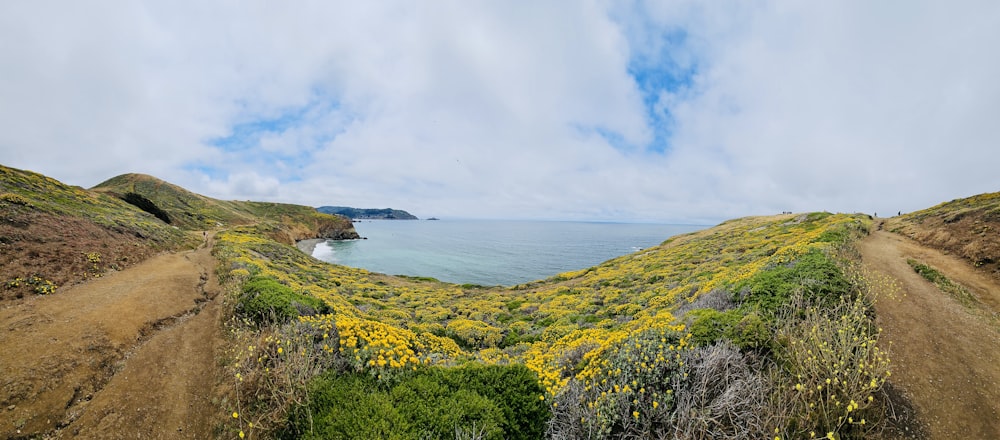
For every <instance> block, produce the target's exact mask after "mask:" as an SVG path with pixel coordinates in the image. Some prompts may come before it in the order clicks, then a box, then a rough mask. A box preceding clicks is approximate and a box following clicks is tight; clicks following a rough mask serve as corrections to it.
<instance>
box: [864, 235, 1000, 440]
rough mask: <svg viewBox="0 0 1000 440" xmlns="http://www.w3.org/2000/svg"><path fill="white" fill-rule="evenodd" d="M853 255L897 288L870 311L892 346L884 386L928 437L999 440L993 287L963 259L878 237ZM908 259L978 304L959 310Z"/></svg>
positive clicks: (996, 288) (998, 345)
mask: <svg viewBox="0 0 1000 440" xmlns="http://www.w3.org/2000/svg"><path fill="white" fill-rule="evenodd" d="M860 250H861V254H862V258H863V261H864V264H865V267H866V268H867V269H868V270H870V271H873V272H875V273H881V274H884V275H887V276H889V277H890V279H894V280H896V283H897V284H898V286H899V287H900V292H899V295H897V297H896V298H880V299H879V301H878V302H877V303H876V306H875V307H876V312H877V314H878V317H879V321H880V325H881V326H882V327H883V330H884V332H883V334H882V337H883V340H884V341H890V344H891V345H890V346H889V353H890V357H891V359H892V373H893V374H892V377H891V379H890V382H891V383H892V385H893V386H894V387H895V388H897V389H900V390H902V391H903V393H904V394H905V395H906V396H907V397H908V398H909V400H910V401H911V402H912V404H913V406H914V407H915V409H916V412H917V415H916V416H917V418H918V420H920V421H921V423H922V424H923V425H925V426H924V428H925V429H926V434H927V437H929V438H930V439H952V438H976V439H998V438H1000V329H998V327H997V325H996V318H995V317H996V313H997V312H998V311H1000V284H998V282H997V280H996V279H994V278H993V277H992V276H990V274H988V273H986V272H984V271H981V270H977V269H976V268H975V267H973V265H972V264H971V263H970V262H969V261H968V260H963V259H961V258H958V257H955V256H951V255H947V254H945V253H943V252H941V251H938V250H936V249H932V248H929V247H926V246H923V245H921V244H919V243H917V242H915V241H913V240H911V239H909V238H906V237H903V236H900V235H897V234H893V233H890V232H886V231H882V230H879V231H876V232H873V233H872V234H871V235H870V236H869V237H868V238H866V239H865V240H864V241H862V243H861V245H860ZM907 258H913V259H916V260H918V261H921V262H923V263H925V264H928V265H931V266H933V267H934V268H936V269H937V270H938V271H940V272H941V273H942V274H944V275H945V276H947V277H948V278H949V279H951V280H952V281H954V282H957V283H960V284H961V285H963V286H965V287H966V288H967V289H968V290H969V291H970V292H972V293H973V294H974V295H975V296H976V297H977V299H978V300H979V301H978V304H977V305H975V306H973V307H966V306H963V305H962V304H961V303H959V302H958V301H957V300H956V299H954V298H952V297H951V296H949V295H948V294H947V293H945V292H942V291H941V290H940V289H938V288H937V287H936V286H935V285H934V284H932V283H930V282H929V281H927V280H925V279H924V278H922V277H921V276H920V275H918V274H917V273H916V272H914V270H913V269H912V268H911V267H910V266H909V265H908V264H907V262H906V260H907ZM908 436H909V437H913V438H920V437H923V436H924V434H923V433H921V432H919V430H917V431H916V432H914V431H912V430H911V431H910V432H909V433H908Z"/></svg>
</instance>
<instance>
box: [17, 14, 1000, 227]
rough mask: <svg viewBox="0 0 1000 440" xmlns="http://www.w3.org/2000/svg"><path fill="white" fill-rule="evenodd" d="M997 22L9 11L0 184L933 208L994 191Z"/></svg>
mask: <svg viewBox="0 0 1000 440" xmlns="http://www.w3.org/2000/svg"><path fill="white" fill-rule="evenodd" d="M998 8H1000V7H998V6H996V5H994V4H992V3H990V2H983V3H973V2H967V3H966V2H960V3H949V4H946V5H945V4H939V3H934V2H926V3H925V2H911V3H908V4H907V5H906V7H905V8H902V9H901V8H900V7H898V6H893V7H891V8H890V7H888V6H883V5H880V4H870V3H867V2H833V3H818V4H814V3H794V2H780V1H774V2H754V3H746V2H726V3H722V2H711V3H704V2H694V1H690V2H689V1H671V2H649V4H646V3H643V2H636V3H634V4H628V6H626V7H621V6H620V5H617V4H615V5H609V4H605V3H603V2H596V1H595V2H586V3H583V4H578V3H573V4H571V5H569V4H567V5H559V4H552V3H544V2H543V3H538V2H524V3H511V2H499V3H492V4H470V3H467V2H439V3H431V4H420V5H414V4H410V3H406V2H399V3H395V4H392V3H379V4H368V3H348V2H345V3H343V4H334V3H331V2H316V3H306V4H296V5H294V6H292V5H288V4H280V3H267V2H222V3H205V2H187V3H185V2H170V3H138V2H121V3H119V2H106V3H88V4H85V5H84V4H75V3H69V4H63V3H55V2H52V3H47V2H30V3H17V2H8V3H3V4H0V59H3V60H4V66H5V67H4V69H0V120H3V121H5V124H4V125H5V128H4V130H2V131H0V163H3V164H4V165H9V166H15V167H20V168H29V169H33V170H35V171H39V172H43V173H46V174H49V175H51V176H53V177H55V178H58V179H61V180H64V181H67V182H68V183H72V184H79V185H84V186H87V185H92V184H95V183H97V182H100V181H103V180H105V179H106V178H108V177H110V176H113V175H115V174H119V173H124V172H146V173H150V174H154V175H157V176H159V177H162V178H164V179H167V180H170V181H172V182H174V183H178V184H181V185H183V186H186V187H188V188H190V189H192V190H194V191H198V192H202V193H205V194H206V195H210V196H215V197H223V198H255V197H256V198H265V199H270V200H281V201H288V202H296V203H304V204H311V205H321V204H345V205H355V206H362V207H387V206H391V207H396V208H401V209H408V210H410V211H412V212H414V213H416V214H417V215H423V216H430V215H436V216H473V217H538V218H600V219H609V218H610V219H660V220H681V221H698V220H706V221H714V220H720V219H723V218H727V217H732V216H741V215H748V214H759V213H769V212H774V211H781V210H834V211H872V210H882V211H885V212H890V211H895V210H899V209H902V210H911V209H919V208H923V207H926V206H930V205H932V204H935V203H937V202H940V201H943V200H946V199H950V198H955V197H960V196H966V195H971V194H974V193H978V192H985V191H996V190H1000V174H997V173H995V170H994V168H995V164H996V163H1000V148H997V147H996V145H997V141H998V139H1000V133H998V130H1000V129H998V128H996V127H997V126H998V125H997V124H996V123H995V121H996V120H998V117H1000V85H998V83H997V82H996V81H995V78H997V77H1000V59H998V58H996V57H994V56H992V51H993V48H992V43H993V42H995V41H1000V9H998ZM666 77H669V81H668V80H662V79H661V78H666ZM655 85H659V86H661V87H667V89H661V90H652V89H649V88H650V87H652V86H655ZM647 104H649V106H648V107H647ZM664 124H668V125H664ZM663 142H666V144H662V143H663ZM664 148H665V149H666V152H665V153H662V154H661V153H657V152H656V151H657V150H662V149H664Z"/></svg>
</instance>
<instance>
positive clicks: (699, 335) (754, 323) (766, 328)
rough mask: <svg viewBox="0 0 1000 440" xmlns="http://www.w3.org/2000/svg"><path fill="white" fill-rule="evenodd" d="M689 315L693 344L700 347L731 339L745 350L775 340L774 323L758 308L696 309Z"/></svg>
mask: <svg viewBox="0 0 1000 440" xmlns="http://www.w3.org/2000/svg"><path fill="white" fill-rule="evenodd" d="M686 316H687V318H688V320H689V325H688V331H689V332H690V333H691V343H692V344H694V345H696V346H702V347H704V346H709V345H712V344H715V343H716V342H719V341H722V340H729V341H732V343H733V344H735V345H736V346H737V347H739V348H741V349H759V348H767V347H768V345H769V344H770V341H771V337H772V331H771V326H770V323H769V322H768V321H767V320H765V319H764V318H762V317H761V316H760V314H758V313H757V312H755V311H747V310H744V309H742V308H740V309H733V310H727V311H725V312H720V311H718V310H715V309H695V310H691V311H689V312H688V313H687V315H686Z"/></svg>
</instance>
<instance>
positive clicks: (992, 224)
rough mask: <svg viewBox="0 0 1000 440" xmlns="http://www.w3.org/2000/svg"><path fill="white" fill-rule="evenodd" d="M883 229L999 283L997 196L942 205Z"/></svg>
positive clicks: (999, 212) (906, 216)
mask: <svg viewBox="0 0 1000 440" xmlns="http://www.w3.org/2000/svg"><path fill="white" fill-rule="evenodd" d="M884 227H885V229H887V230H890V231H892V232H897V233H901V234H904V235H907V236H909V237H910V238H913V239H915V240H917V241H918V242H920V243H922V244H925V245H927V246H931V247H935V248H938V249H941V250H944V251H946V252H949V253H952V254H955V255H958V256H961V257H962V258H964V259H966V260H968V261H969V262H970V263H972V264H973V265H974V266H976V267H978V268H981V270H983V271H984V272H987V273H989V274H991V275H992V276H993V277H994V278H996V279H1000V192H995V193H987V194H979V195H976V196H972V197H967V198H963V199H956V200H952V201H950V202H945V203H941V204H939V205H937V206H934V207H931V208H927V209H924V210H920V211H916V212H912V213H909V214H904V215H902V216H899V217H894V218H891V219H888V220H886V223H885V226H884Z"/></svg>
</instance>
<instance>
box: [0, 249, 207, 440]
mask: <svg viewBox="0 0 1000 440" xmlns="http://www.w3.org/2000/svg"><path fill="white" fill-rule="evenodd" d="M199 235H200V234H199ZM212 242H213V240H212V237H211V236H208V237H207V239H206V242H205V244H204V245H203V246H201V247H200V248H198V249H195V250H190V251H185V252H175V253H165V254H161V255H159V256H156V257H153V258H150V259H149V260H147V261H145V262H143V263H141V264H139V265H137V266H134V267H131V268H129V269H126V270H123V271H121V272H112V273H108V274H106V275H105V276H103V277H101V278H97V279H93V280H90V281H88V282H86V283H83V284H79V285H75V286H71V287H68V288H66V289H63V290H60V291H59V292H57V293H56V294H52V295H47V296H37V297H31V298H27V299H24V300H22V301H17V302H13V303H11V304H8V305H7V307H6V308H4V309H2V310H0V328H2V329H3V330H4V331H3V332H0V346H2V347H4V356H2V357H0V402H2V403H3V408H0V410H2V411H3V412H4V417H3V419H5V420H8V421H7V422H4V423H3V424H2V425H0V437H9V438H19V437H24V438H30V437H35V436H38V435H44V436H46V437H48V436H55V437H57V438H77V437H78V438H138V437H143V438H209V437H212V429H213V427H214V422H213V420H214V417H215V416H216V415H217V414H216V413H217V412H218V404H217V403H218V402H215V403H213V402H212V396H213V395H216V393H215V390H216V386H217V383H218V378H219V376H218V374H217V368H218V367H217V365H218V363H217V360H216V359H217V351H218V350H219V349H220V348H221V346H222V335H221V328H220V326H219V309H220V303H221V300H222V298H221V297H220V296H218V293H219V285H218V281H217V279H216V276H215V259H214V257H213V256H212V255H211V245H212Z"/></svg>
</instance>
